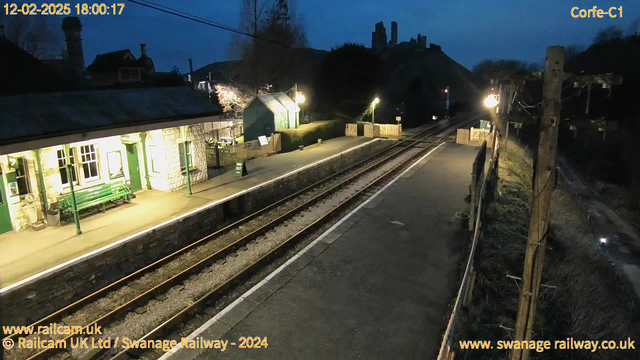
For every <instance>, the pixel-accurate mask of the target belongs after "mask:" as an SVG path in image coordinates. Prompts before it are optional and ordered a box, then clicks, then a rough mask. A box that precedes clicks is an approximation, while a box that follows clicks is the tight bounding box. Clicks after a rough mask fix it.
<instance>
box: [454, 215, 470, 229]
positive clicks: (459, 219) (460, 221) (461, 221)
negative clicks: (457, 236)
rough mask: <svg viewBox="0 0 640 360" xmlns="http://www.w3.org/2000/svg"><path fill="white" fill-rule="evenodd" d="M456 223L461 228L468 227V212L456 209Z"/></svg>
mask: <svg viewBox="0 0 640 360" xmlns="http://www.w3.org/2000/svg"><path fill="white" fill-rule="evenodd" d="M456 223H457V225H458V226H459V227H460V228H462V229H468V228H469V214H468V213H466V212H464V211H458V212H457V213H456Z"/></svg>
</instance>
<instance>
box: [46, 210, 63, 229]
mask: <svg viewBox="0 0 640 360" xmlns="http://www.w3.org/2000/svg"><path fill="white" fill-rule="evenodd" d="M46 213H47V225H49V226H58V224H60V211H59V210H58V209H55V210H54V209H47V211H46Z"/></svg>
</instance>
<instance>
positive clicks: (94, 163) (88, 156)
mask: <svg viewBox="0 0 640 360" xmlns="http://www.w3.org/2000/svg"><path fill="white" fill-rule="evenodd" d="M80 160H81V161H82V174H83V176H84V179H85V180H87V181H90V180H96V179H99V178H100V171H99V170H98V169H99V167H98V153H97V152H96V148H95V146H94V145H93V144H91V145H83V146H81V147H80Z"/></svg>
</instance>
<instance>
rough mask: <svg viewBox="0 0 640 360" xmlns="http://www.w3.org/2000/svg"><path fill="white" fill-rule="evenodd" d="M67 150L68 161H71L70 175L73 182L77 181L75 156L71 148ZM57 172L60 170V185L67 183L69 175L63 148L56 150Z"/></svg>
mask: <svg viewBox="0 0 640 360" xmlns="http://www.w3.org/2000/svg"><path fill="white" fill-rule="evenodd" d="M70 150H71V151H69V162H70V163H71V177H72V178H73V183H74V184H77V183H78V171H77V170H76V158H75V156H74V155H73V153H74V151H73V149H70ZM58 172H60V181H61V182H62V185H69V176H68V174H67V158H66V156H65V153H64V150H58Z"/></svg>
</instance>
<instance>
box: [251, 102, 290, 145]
mask: <svg viewBox="0 0 640 360" xmlns="http://www.w3.org/2000/svg"><path fill="white" fill-rule="evenodd" d="M297 111H299V109H297V108H296V104H295V103H294V102H293V101H292V100H291V98H289V97H288V96H287V95H286V94H285V93H282V92H280V93H272V94H260V95H257V96H256V97H254V98H253V100H251V102H250V103H249V104H248V105H247V106H246V107H245V108H244V114H243V120H244V140H245V141H250V140H257V139H258V136H261V135H265V136H269V135H271V134H272V133H275V132H276V131H279V130H282V129H295V128H296V127H297V124H296V112H297Z"/></svg>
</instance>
